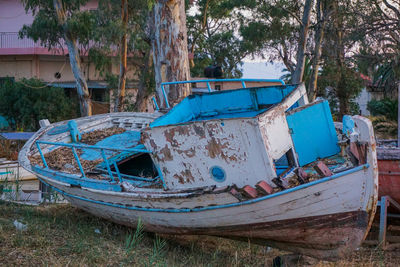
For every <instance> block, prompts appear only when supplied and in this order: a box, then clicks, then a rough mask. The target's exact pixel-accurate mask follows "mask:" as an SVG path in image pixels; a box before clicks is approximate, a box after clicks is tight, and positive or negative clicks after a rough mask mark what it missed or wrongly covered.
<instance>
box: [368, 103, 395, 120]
mask: <svg viewBox="0 0 400 267" xmlns="http://www.w3.org/2000/svg"><path fill="white" fill-rule="evenodd" d="M397 106H398V102H397V100H391V99H388V98H385V99H382V100H371V101H369V102H368V105H367V109H368V110H369V111H370V112H371V114H372V115H373V116H385V117H386V118H387V119H389V120H392V121H396V120H397Z"/></svg>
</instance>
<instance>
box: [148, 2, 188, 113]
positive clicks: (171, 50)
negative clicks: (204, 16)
mask: <svg viewBox="0 0 400 267" xmlns="http://www.w3.org/2000/svg"><path fill="white" fill-rule="evenodd" d="M152 18H153V21H152V26H153V28H152V33H153V36H152V51H153V62H154V72H155V82H156V92H157V98H158V100H159V103H160V105H161V107H166V101H165V98H164V95H163V93H162V90H161V83H163V82H167V81H168V82H172V81H185V80H190V70H189V58H188V47H187V29H186V14H185V1H184V0H169V1H165V0H157V1H156V2H155V4H154V7H153V11H152ZM165 93H166V97H167V98H168V101H169V102H170V103H171V104H175V103H178V102H179V100H181V99H182V98H184V97H186V96H188V95H189V94H190V93H191V89H190V85H189V84H177V85H174V86H166V87H165Z"/></svg>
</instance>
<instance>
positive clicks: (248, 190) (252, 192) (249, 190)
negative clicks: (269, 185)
mask: <svg viewBox="0 0 400 267" xmlns="http://www.w3.org/2000/svg"><path fill="white" fill-rule="evenodd" d="M243 193H244V194H245V195H246V196H247V197H249V198H256V197H257V196H258V193H257V190H256V189H255V188H254V187H251V186H250V185H246V186H245V187H243Z"/></svg>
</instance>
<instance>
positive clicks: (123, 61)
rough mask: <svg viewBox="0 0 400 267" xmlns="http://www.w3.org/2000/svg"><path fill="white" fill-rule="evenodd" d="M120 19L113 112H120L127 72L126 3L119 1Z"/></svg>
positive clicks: (125, 1)
mask: <svg viewBox="0 0 400 267" xmlns="http://www.w3.org/2000/svg"><path fill="white" fill-rule="evenodd" d="M121 17H122V28H123V34H122V38H121V47H120V73H119V83H118V96H117V97H116V98H115V99H116V101H115V106H114V111H115V112H117V111H122V110H121V104H122V103H123V102H124V98H125V85H126V72H127V56H128V38H127V35H128V34H127V27H128V1H127V0H121Z"/></svg>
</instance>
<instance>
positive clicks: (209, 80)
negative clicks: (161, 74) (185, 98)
mask: <svg viewBox="0 0 400 267" xmlns="http://www.w3.org/2000/svg"><path fill="white" fill-rule="evenodd" d="M210 82H241V84H242V88H246V82H275V83H280V84H282V85H285V82H284V81H282V80H279V79H206V80H191V81H179V82H165V83H161V90H162V93H163V96H164V99H165V105H166V107H167V108H170V105H169V102H168V97H167V94H166V93H165V88H164V86H165V85H172V84H185V83H206V85H207V89H208V92H211V86H210Z"/></svg>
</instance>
